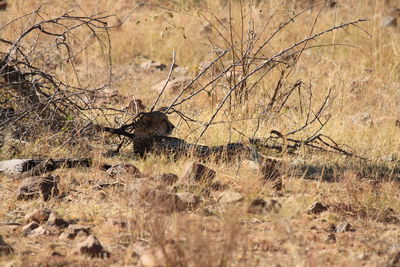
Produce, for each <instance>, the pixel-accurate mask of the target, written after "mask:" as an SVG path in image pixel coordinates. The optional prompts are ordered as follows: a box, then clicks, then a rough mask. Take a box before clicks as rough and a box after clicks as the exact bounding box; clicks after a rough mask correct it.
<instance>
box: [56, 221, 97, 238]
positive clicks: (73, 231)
mask: <svg viewBox="0 0 400 267" xmlns="http://www.w3.org/2000/svg"><path fill="white" fill-rule="evenodd" d="M90 228H91V227H90V226H85V225H79V224H71V225H69V226H68V228H67V229H66V230H65V232H63V233H61V235H60V237H59V238H60V239H74V238H75V237H76V236H77V235H79V234H80V233H82V234H83V235H85V236H88V235H89V234H90Z"/></svg>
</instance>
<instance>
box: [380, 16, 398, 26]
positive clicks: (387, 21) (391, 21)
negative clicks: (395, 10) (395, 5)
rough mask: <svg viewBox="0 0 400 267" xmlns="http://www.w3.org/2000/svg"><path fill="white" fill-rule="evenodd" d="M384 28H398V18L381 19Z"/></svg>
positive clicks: (387, 17) (385, 17) (386, 17)
mask: <svg viewBox="0 0 400 267" xmlns="http://www.w3.org/2000/svg"><path fill="white" fill-rule="evenodd" d="M381 26H382V27H396V26H397V18H395V17H392V16H384V17H382V19H381Z"/></svg>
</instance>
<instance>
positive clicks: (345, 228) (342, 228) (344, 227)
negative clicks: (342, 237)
mask: <svg viewBox="0 0 400 267" xmlns="http://www.w3.org/2000/svg"><path fill="white" fill-rule="evenodd" d="M349 231H352V226H351V224H349V223H347V222H344V223H340V224H339V225H338V226H336V233H344V232H349Z"/></svg>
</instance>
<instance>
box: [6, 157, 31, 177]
mask: <svg viewBox="0 0 400 267" xmlns="http://www.w3.org/2000/svg"><path fill="white" fill-rule="evenodd" d="M29 161H30V159H11V160H3V161H0V173H4V174H21V173H23V172H24V171H27V170H28V165H29Z"/></svg>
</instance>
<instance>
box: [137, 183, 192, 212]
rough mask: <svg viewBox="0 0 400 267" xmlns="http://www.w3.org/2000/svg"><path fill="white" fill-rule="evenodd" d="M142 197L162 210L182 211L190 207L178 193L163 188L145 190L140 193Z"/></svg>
mask: <svg viewBox="0 0 400 267" xmlns="http://www.w3.org/2000/svg"><path fill="white" fill-rule="evenodd" d="M142 199H143V200H144V201H145V202H146V203H148V204H150V205H151V206H152V207H154V208H156V209H158V210H160V211H164V212H174V211H184V210H187V209H189V208H190V204H188V203H186V202H184V201H182V200H181V198H180V197H179V196H178V195H176V194H173V193H170V192H166V191H163V190H157V189H150V190H147V191H146V192H144V193H143V194H142Z"/></svg>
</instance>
